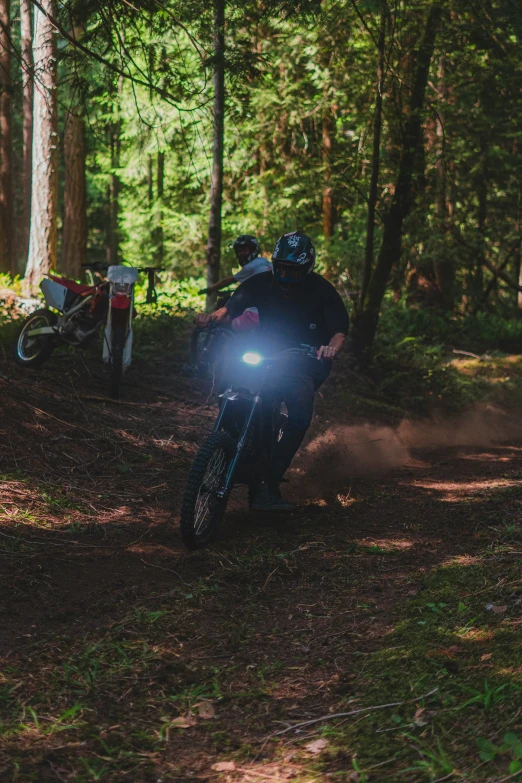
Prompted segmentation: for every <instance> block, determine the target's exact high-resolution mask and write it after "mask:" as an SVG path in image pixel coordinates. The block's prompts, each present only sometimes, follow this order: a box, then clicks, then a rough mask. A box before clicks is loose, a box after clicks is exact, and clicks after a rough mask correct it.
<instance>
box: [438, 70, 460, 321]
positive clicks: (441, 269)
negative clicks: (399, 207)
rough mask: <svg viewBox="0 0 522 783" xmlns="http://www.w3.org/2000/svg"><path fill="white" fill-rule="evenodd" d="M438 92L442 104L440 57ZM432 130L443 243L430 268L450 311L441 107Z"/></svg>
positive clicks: (451, 280) (444, 87)
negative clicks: (434, 134) (436, 145)
mask: <svg viewBox="0 0 522 783" xmlns="http://www.w3.org/2000/svg"><path fill="white" fill-rule="evenodd" d="M438 92H439V95H440V96H442V98H443V99H444V101H447V99H448V87H447V83H446V67H445V60H444V57H441V58H440V62H439V85H438ZM435 127H436V134H437V142H438V149H437V161H436V164H435V172H436V195H435V215H436V217H437V226H438V229H439V232H440V235H441V238H442V240H443V244H442V252H441V253H440V256H439V257H438V258H436V259H435V260H434V261H433V269H434V271H435V279H436V281H437V288H438V290H439V295H440V304H441V305H442V307H443V308H444V309H445V310H452V309H453V304H454V285H455V265H454V263H453V261H452V260H451V259H450V258H448V255H449V254H448V253H447V248H446V243H447V238H448V234H449V226H448V219H449V209H448V188H447V177H446V168H447V162H446V160H445V150H444V114H443V109H442V107H440V108H439V109H438V111H437V117H436V119H435Z"/></svg>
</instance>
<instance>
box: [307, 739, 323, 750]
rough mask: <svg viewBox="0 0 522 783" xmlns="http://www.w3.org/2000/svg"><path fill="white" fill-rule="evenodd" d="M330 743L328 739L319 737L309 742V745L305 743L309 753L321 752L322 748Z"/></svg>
mask: <svg viewBox="0 0 522 783" xmlns="http://www.w3.org/2000/svg"><path fill="white" fill-rule="evenodd" d="M327 745H328V740H325V739H318V740H315V741H314V742H309V743H308V745H305V749H306V750H307V751H308V752H309V753H321V751H322V750H324V749H325V748H326V746H327Z"/></svg>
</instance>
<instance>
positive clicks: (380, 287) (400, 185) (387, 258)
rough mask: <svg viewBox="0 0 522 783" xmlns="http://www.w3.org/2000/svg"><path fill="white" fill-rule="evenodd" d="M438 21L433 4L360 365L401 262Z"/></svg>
mask: <svg viewBox="0 0 522 783" xmlns="http://www.w3.org/2000/svg"><path fill="white" fill-rule="evenodd" d="M440 17H441V6H440V5H439V4H438V3H435V4H434V5H433V6H432V7H431V9H430V11H429V13H428V17H427V20H426V25H425V28H424V32H423V36H422V40H421V43H420V45H419V49H418V51H417V53H416V61H415V70H414V79H413V85H412V91H411V96H410V103H409V110H408V116H407V120H406V125H405V129H404V136H403V141H402V149H401V160H400V163H399V170H398V173H397V180H396V186H395V191H394V194H393V198H392V201H391V204H390V207H389V209H388V211H387V213H386V216H385V219H384V226H383V237H382V244H381V248H380V251H379V256H378V258H377V263H376V265H375V269H374V270H373V273H372V275H371V278H370V281H369V284H368V290H367V294H366V304H365V307H364V309H363V310H362V311H361V312H360V313H359V314H358V315H357V317H356V319H355V323H354V329H353V332H352V349H353V350H354V352H355V354H356V356H357V357H358V359H359V361H361V362H365V361H367V360H368V358H369V351H370V349H371V346H372V344H373V340H374V337H375V332H376V329H377V323H378V320H379V312H380V309H381V304H382V300H383V298H384V294H385V292H386V287H387V284H388V280H389V278H390V273H391V270H392V268H393V266H394V265H398V264H399V262H400V257H401V248H402V230H403V225H404V221H405V220H406V218H407V217H408V215H409V214H410V211H411V208H412V206H413V196H414V190H413V185H414V182H413V179H414V170H415V158H416V155H417V153H418V150H419V147H420V145H421V143H422V110H423V106H424V96H425V92H426V85H427V83H428V75H429V69H430V64H431V59H432V56H433V51H434V47H435V37H436V33H437V28H438V25H439V21H440Z"/></svg>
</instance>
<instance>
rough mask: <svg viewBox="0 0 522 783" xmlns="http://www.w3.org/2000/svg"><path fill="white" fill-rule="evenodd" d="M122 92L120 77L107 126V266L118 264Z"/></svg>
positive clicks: (121, 79)
mask: <svg viewBox="0 0 522 783" xmlns="http://www.w3.org/2000/svg"><path fill="white" fill-rule="evenodd" d="M122 92H123V78H122V77H121V76H120V79H119V81H118V87H117V91H116V97H115V103H114V107H113V111H114V114H115V119H114V120H113V121H112V122H111V123H110V126H109V129H108V130H109V150H110V156H111V174H110V179H109V187H108V189H107V211H108V215H107V217H108V220H107V263H108V264H109V265H113V264H119V263H120V225H119V215H120V190H121V183H120V177H119V174H118V170H119V168H120V152H121V141H120V136H121V117H120V103H121V96H122Z"/></svg>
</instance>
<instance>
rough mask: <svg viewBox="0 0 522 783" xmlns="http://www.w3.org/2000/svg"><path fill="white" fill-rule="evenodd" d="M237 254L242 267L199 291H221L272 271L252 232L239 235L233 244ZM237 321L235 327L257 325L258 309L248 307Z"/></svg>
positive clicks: (209, 293) (208, 292)
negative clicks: (233, 284)
mask: <svg viewBox="0 0 522 783" xmlns="http://www.w3.org/2000/svg"><path fill="white" fill-rule="evenodd" d="M232 247H233V248H234V252H235V254H236V258H237V262H238V264H239V266H240V267H241V269H240V270H239V272H236V273H235V274H233V275H230V276H229V277H223V278H222V279H221V280H218V281H217V283H214V284H213V285H211V286H209V287H208V288H204V289H203V290H201V291H200V292H199V293H200V294H207V295H211V294H214V293H216V292H217V291H221V290H222V289H223V288H227V287H228V286H229V285H232V283H244V282H245V281H246V280H249V279H250V278H251V277H253V276H254V275H258V274H260V273H261V272H270V271H271V269H272V264H271V263H270V261H268V259H266V258H264V257H263V256H262V255H261V248H260V247H259V242H258V241H257V239H256V237H254V236H252V235H251V234H241V235H240V236H238V238H237V239H236V241H235V242H234V244H233V245H232ZM236 320H237V323H235V324H233V327H234V328H244V327H250V328H251V327H252V326H257V323H258V318H257V310H256V308H255V307H252V308H248V310H247V311H245V313H243V315H242V316H241V318H239V319H236Z"/></svg>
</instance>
